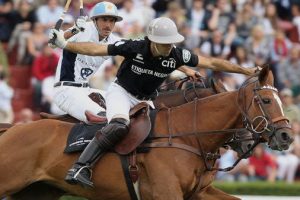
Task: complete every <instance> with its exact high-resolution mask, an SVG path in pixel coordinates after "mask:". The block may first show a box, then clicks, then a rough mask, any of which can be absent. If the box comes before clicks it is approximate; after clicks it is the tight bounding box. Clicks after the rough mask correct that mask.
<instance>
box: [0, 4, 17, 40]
mask: <svg viewBox="0 0 300 200" xmlns="http://www.w3.org/2000/svg"><path fill="white" fill-rule="evenodd" d="M13 5H14V4H13V1H12V0H1V1H0V41H2V42H8V41H9V38H10V35H11V33H12V31H13V29H14V26H13V24H12V23H11V16H12V11H13Z"/></svg>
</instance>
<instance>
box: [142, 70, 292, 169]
mask: <svg viewBox="0 0 300 200" xmlns="http://www.w3.org/2000/svg"><path fill="white" fill-rule="evenodd" d="M256 76H257V74H254V75H252V76H250V77H249V78H248V79H247V80H246V81H245V82H244V83H243V84H242V85H241V86H240V88H239V89H238V95H237V99H236V104H237V107H238V109H239V111H240V113H241V114H242V117H243V122H244V128H235V129H225V130H208V131H196V123H197V119H196V116H197V106H196V105H197V104H196V102H197V100H198V96H197V93H196V96H197V98H195V99H194V105H195V106H194V107H195V108H194V113H193V115H194V117H193V119H194V120H193V121H194V122H193V126H194V131H193V132H188V133H173V131H172V128H171V126H170V124H171V123H170V122H171V109H172V108H164V109H168V127H169V128H168V132H169V134H168V135H164V134H160V133H158V134H156V135H155V136H152V137H150V139H152V140H155V139H161V138H168V142H153V143H147V144H143V145H142V147H152V148H179V149H183V150H186V151H189V152H191V153H194V154H196V155H197V156H200V157H202V159H203V161H204V164H205V167H206V170H208V171H214V170H216V171H224V172H226V171H230V170H232V169H233V168H234V167H235V166H236V165H237V164H238V163H239V162H240V161H241V160H242V159H244V158H246V156H247V155H248V154H249V153H250V152H251V151H252V150H253V149H254V148H255V147H256V146H257V145H258V144H259V143H261V141H262V136H261V135H259V134H260V133H263V132H268V133H269V134H268V136H269V137H273V135H274V134H275V131H276V130H278V129H280V128H289V127H288V126H276V124H275V123H276V122H278V121H282V120H287V119H286V118H285V117H284V116H281V117H277V118H275V119H270V117H269V114H268V112H267V110H266V109H265V107H264V106H263V99H262V97H261V96H260V94H259V93H258V91H260V90H264V89H272V90H273V91H275V92H277V89H276V88H274V87H272V86H270V87H267V86H263V87H258V86H257V83H258V80H257V79H256V80H252V78H254V77H256ZM252 83H254V84H256V85H255V88H254V89H253V92H254V94H253V97H252V101H251V103H250V105H249V106H248V108H247V105H246V102H245V99H242V100H243V101H242V103H241V105H243V106H244V107H241V106H240V105H239V102H240V99H241V97H245V88H246V87H247V86H248V85H250V84H252ZM184 94H185V93H184ZM186 100H187V99H186ZM254 101H255V102H256V103H257V104H258V106H259V108H260V110H261V112H262V116H257V117H255V118H254V120H251V119H250V117H249V116H248V111H249V109H250V106H251V105H252V103H254ZM259 118H262V119H263V121H265V122H266V123H265V124H266V125H265V127H264V128H263V131H257V128H258V127H259V126H260V124H261V123H262V122H261V123H259V124H258V125H257V126H254V125H253V124H254V122H256V119H259ZM245 130H246V131H250V132H251V133H252V134H253V135H254V137H253V138H249V139H246V140H253V141H254V144H253V145H252V146H251V147H250V148H248V150H247V151H246V152H244V153H243V154H242V155H241V156H240V157H239V158H238V159H237V160H236V161H235V163H234V164H233V165H232V166H231V167H227V168H216V167H213V165H209V163H208V160H216V159H218V158H220V154H219V152H218V153H212V152H204V150H203V145H202V144H201V142H200V141H201V140H200V139H199V138H200V135H211V134H224V133H226V134H227V133H237V132H239V131H245ZM188 136H196V137H197V142H198V145H199V149H197V148H195V147H192V146H189V145H185V144H181V143H173V142H172V139H173V138H179V137H188ZM246 140H242V141H246ZM225 144H226V143H225ZM227 144H228V143H227Z"/></svg>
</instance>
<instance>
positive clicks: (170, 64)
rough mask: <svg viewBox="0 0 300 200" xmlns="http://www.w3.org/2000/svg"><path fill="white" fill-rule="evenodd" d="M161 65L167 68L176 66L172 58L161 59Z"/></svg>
mask: <svg viewBox="0 0 300 200" xmlns="http://www.w3.org/2000/svg"><path fill="white" fill-rule="evenodd" d="M161 64H162V66H164V67H169V68H175V67H176V61H175V59H174V58H170V59H169V60H163V61H162V63H161Z"/></svg>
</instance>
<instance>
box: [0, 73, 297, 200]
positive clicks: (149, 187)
mask: <svg viewBox="0 0 300 200" xmlns="http://www.w3.org/2000/svg"><path fill="white" fill-rule="evenodd" d="M241 119H243V122H242V120H241ZM243 125H245V126H246V127H247V128H248V129H249V130H250V131H253V132H255V133H259V134H260V135H261V137H262V138H263V139H264V140H265V141H266V142H268V144H269V145H270V147H271V148H272V149H276V150H283V149H287V148H288V147H289V145H290V143H291V141H292V140H291V138H290V136H289V135H290V128H289V126H288V121H287V120H286V118H285V117H284V116H283V112H282V107H281V102H280V99H279V97H278V94H277V90H276V89H275V88H274V86H273V75H272V73H271V72H270V71H269V69H268V68H264V69H263V70H262V71H261V72H260V74H259V76H258V77H254V78H252V79H249V80H248V81H246V83H245V84H244V85H243V87H241V88H240V89H239V90H238V91H234V92H225V93H220V94H217V95H213V96H209V97H207V98H203V99H195V100H194V101H192V102H189V103H186V104H183V105H181V106H177V107H173V108H168V109H161V110H159V111H158V113H157V116H156V119H155V127H154V132H155V134H154V137H157V138H158V139H154V141H153V143H151V144H154V145H153V146H155V147H156V148H152V149H151V150H150V152H148V153H141V154H139V155H138V157H137V159H138V165H139V169H140V170H139V172H140V179H139V191H140V196H141V199H143V200H154V199H155V200H174V199H178V200H180V199H181V200H183V199H194V200H200V199H205V200H217V199H224V200H227V199H228V200H229V199H238V198H236V197H233V196H230V195H228V194H225V193H224V192H222V191H219V190H217V189H215V188H214V187H213V186H212V185H211V183H212V181H213V179H214V174H215V171H214V170H213V168H212V167H213V165H214V163H215V160H216V157H214V156H213V157H212V158H211V159H209V158H208V157H209V156H208V155H215V154H217V152H218V149H219V147H220V146H222V145H223V144H224V142H225V141H227V140H228V138H230V137H231V135H232V132H228V133H225V132H224V130H225V129H234V128H237V127H242V126H243ZM72 126H73V125H72V124H71V123H67V122H61V121H57V120H39V121H35V122H32V123H29V124H23V125H16V126H13V127H11V128H9V129H8V130H7V131H6V132H5V133H4V134H3V135H2V136H1V137H0V160H1V164H0V182H1V183H0V185H1V187H0V197H3V196H6V195H10V194H13V193H15V192H17V191H19V190H21V189H23V188H25V187H26V186H28V185H30V184H31V183H34V182H38V181H44V182H46V183H48V184H51V185H53V186H55V187H57V188H59V189H61V190H63V191H66V192H68V193H71V194H74V195H76V196H83V197H86V198H88V199H91V200H93V199H102V200H105V199H110V200H119V199H122V200H123V199H124V200H126V199H130V197H129V194H128V191H127V187H126V184H125V180H124V176H123V171H122V167H121V163H120V159H119V157H118V155H116V154H115V153H107V154H106V155H105V156H104V157H103V158H102V159H101V160H100V161H99V162H98V163H97V164H96V165H95V168H94V174H93V182H94V184H95V188H93V189H85V188H82V187H81V186H77V185H75V186H74V185H69V184H67V183H65V182H64V176H65V174H66V172H67V170H68V169H69V168H70V166H71V165H72V164H73V162H74V161H75V160H76V158H77V156H78V154H64V153H63V150H64V146H65V143H66V139H67V136H68V133H69V131H70V129H71V128H72ZM215 130H220V131H219V134H217V133H218V132H217V131H215ZM210 133H213V134H210ZM166 144H168V146H167V145H166ZM178 146H181V147H182V146H184V147H188V148H186V149H182V148H181V149H180V148H176V147H178ZM187 149H192V151H188V150H187ZM15 152H17V153H15Z"/></svg>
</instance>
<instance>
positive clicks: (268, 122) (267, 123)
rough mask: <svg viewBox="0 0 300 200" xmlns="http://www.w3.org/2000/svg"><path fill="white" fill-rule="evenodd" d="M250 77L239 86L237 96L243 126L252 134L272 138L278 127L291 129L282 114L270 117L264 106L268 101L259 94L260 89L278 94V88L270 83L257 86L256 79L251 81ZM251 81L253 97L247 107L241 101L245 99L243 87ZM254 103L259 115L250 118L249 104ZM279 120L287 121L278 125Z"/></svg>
mask: <svg viewBox="0 0 300 200" xmlns="http://www.w3.org/2000/svg"><path fill="white" fill-rule="evenodd" d="M252 78H253V77H250V78H249V79H247V80H246V81H245V82H244V84H243V85H242V86H241V87H240V88H239V90H238V96H237V98H238V99H237V105H238V107H239V110H240V111H241V113H242V116H243V123H244V127H245V128H246V129H247V130H249V131H250V132H252V133H253V134H256V135H257V134H265V135H266V136H267V137H268V138H272V137H273V136H274V134H275V133H276V131H277V130H279V129H283V128H288V129H291V126H290V125H289V124H288V122H289V120H288V119H287V118H286V117H285V116H283V115H282V116H279V117H276V118H271V115H270V114H269V112H268V111H267V109H266V108H265V104H266V103H268V102H265V99H264V98H263V97H262V96H261V94H260V91H263V90H271V91H273V92H275V93H276V94H277V95H278V90H277V89H276V88H275V87H273V86H271V85H264V86H259V82H258V80H254V81H252V82H251V79H252ZM251 83H253V84H255V87H254V89H253V97H252V100H251V103H250V104H249V105H248V107H247V105H246V102H243V101H245V99H243V98H242V97H245V88H246V87H247V86H248V85H249V84H251ZM240 100H242V102H241V104H239V102H240ZM266 101H267V100H266ZM254 103H256V104H257V105H258V107H259V110H260V112H261V115H259V116H256V117H254V118H253V119H250V117H249V115H248V111H249V109H250V107H251V105H252V104H254ZM240 105H244V106H245V107H244V108H242V107H241V106H240ZM280 121H286V122H287V123H286V124H282V125H278V122H280ZM260 137H261V135H260Z"/></svg>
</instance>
